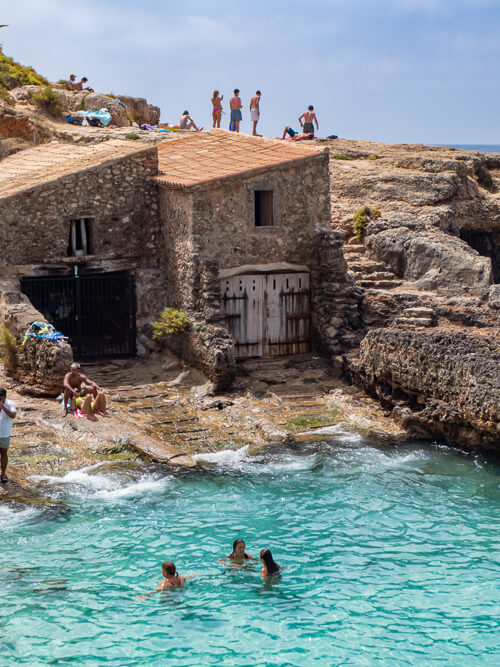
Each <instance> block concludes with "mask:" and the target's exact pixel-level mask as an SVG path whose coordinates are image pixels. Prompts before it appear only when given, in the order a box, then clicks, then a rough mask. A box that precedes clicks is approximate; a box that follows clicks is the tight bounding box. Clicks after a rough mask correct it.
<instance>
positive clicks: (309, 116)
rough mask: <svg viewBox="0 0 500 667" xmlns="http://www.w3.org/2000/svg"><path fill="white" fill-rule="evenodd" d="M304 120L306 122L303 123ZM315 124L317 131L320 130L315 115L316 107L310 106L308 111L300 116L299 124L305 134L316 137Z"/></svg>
mask: <svg viewBox="0 0 500 667" xmlns="http://www.w3.org/2000/svg"><path fill="white" fill-rule="evenodd" d="M302 119H304V122H302ZM313 122H314V123H316V129H317V130H319V125H318V119H317V118H316V114H315V113H314V107H313V105H312V104H310V105H309V106H308V107H307V111H304V113H303V114H302V115H301V116H299V123H300V126H301V128H302V131H303V132H304V134H312V135H314V125H313Z"/></svg>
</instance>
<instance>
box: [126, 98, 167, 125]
mask: <svg viewBox="0 0 500 667" xmlns="http://www.w3.org/2000/svg"><path fill="white" fill-rule="evenodd" d="M118 99H119V100H120V101H121V102H123V104H125V105H126V106H127V111H128V115H129V116H130V117H131V118H132V119H133V120H134V121H135V122H136V123H137V125H142V124H143V123H147V124H148V125H158V123H159V122H160V113H161V112H160V107H155V106H153V105H152V104H148V102H147V100H145V99H144V98H143V97H130V96H129V95H118Z"/></svg>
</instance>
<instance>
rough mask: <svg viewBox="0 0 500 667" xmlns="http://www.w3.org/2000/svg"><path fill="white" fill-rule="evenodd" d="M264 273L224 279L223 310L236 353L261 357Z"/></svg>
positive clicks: (239, 355)
mask: <svg viewBox="0 0 500 667" xmlns="http://www.w3.org/2000/svg"><path fill="white" fill-rule="evenodd" d="M264 282H265V276H262V275H250V276H234V277H233V278H226V279H224V280H223V281H222V284H221V288H222V290H221V291H222V311H223V313H224V315H225V316H226V322H227V327H228V329H229V331H230V333H231V334H232V336H233V338H234V342H235V346H236V356H237V357H238V358H239V359H243V358H246V357H261V356H262V355H263V354H264V346H263V343H264V341H263V338H264V326H263V316H264Z"/></svg>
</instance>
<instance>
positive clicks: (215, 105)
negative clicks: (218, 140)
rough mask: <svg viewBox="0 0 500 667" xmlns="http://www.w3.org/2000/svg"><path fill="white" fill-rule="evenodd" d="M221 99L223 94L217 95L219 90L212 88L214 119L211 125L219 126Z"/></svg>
mask: <svg viewBox="0 0 500 667" xmlns="http://www.w3.org/2000/svg"><path fill="white" fill-rule="evenodd" d="M223 99H224V95H219V91H218V90H214V94H213V95H212V118H213V121H214V122H213V125H212V127H220V121H221V118H222V100H223Z"/></svg>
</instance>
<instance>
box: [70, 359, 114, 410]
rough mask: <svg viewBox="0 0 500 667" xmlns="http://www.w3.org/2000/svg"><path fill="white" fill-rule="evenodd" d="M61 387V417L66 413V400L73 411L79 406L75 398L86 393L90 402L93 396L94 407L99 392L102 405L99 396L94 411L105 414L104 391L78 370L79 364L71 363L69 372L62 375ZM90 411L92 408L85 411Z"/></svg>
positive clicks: (83, 396) (84, 395)
mask: <svg viewBox="0 0 500 667" xmlns="http://www.w3.org/2000/svg"><path fill="white" fill-rule="evenodd" d="M63 387H64V410H63V417H65V416H66V415H67V414H68V402H69V404H70V409H71V410H72V411H73V412H74V411H75V410H76V409H77V408H79V406H77V405H76V399H77V398H85V397H86V396H87V395H88V396H89V398H90V402H91V403H92V398H94V407H95V406H96V404H97V398H98V396H99V394H102V397H103V398H104V406H103V400H102V398H101V399H100V401H99V403H98V404H97V405H98V406H99V407H98V409H97V410H94V411H95V412H97V411H101V412H102V413H103V414H104V415H106V414H107V412H106V397H105V396H104V392H103V391H102V389H101V388H100V387H99V385H97V384H96V383H95V382H92V380H89V378H88V377H87V376H86V375H84V374H83V373H82V372H81V371H80V364H78V363H76V362H73V363H72V364H71V366H70V371H69V373H66V375H65V376H64V380H63ZM86 407H87V406H86ZM92 411H93V410H92V409H90V410H88V411H87V412H88V414H90V413H91V412H92ZM82 412H83V410H82Z"/></svg>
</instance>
